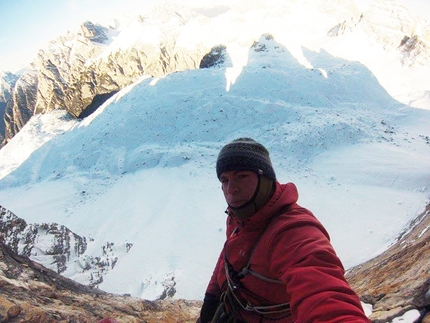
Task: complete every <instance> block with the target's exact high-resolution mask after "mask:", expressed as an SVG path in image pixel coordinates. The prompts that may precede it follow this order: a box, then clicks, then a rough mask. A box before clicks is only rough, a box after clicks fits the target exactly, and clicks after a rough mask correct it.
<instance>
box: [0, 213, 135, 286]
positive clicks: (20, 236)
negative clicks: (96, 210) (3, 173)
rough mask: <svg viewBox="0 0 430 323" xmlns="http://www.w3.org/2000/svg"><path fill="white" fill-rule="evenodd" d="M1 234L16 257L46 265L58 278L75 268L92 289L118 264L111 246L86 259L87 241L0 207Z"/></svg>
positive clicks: (0, 238)
mask: <svg viewBox="0 0 430 323" xmlns="http://www.w3.org/2000/svg"><path fill="white" fill-rule="evenodd" d="M0 232H1V235H0V242H2V243H4V244H6V245H7V246H9V248H11V249H12V250H13V251H14V252H16V253H17V254H19V255H21V256H24V257H28V258H31V259H34V260H37V261H39V262H41V263H44V264H49V267H50V269H52V270H54V271H55V272H57V273H59V274H61V273H64V272H65V271H66V270H67V268H68V267H69V266H72V267H71V268H78V270H79V272H80V273H85V276H86V277H87V278H86V280H87V281H88V284H89V286H92V287H97V286H98V285H99V284H100V283H101V282H103V276H104V275H105V274H106V273H107V272H108V271H109V270H111V269H113V268H114V267H115V265H116V264H117V262H118V256H117V255H116V254H115V251H114V248H113V247H114V243H112V242H106V243H104V245H103V246H102V248H101V250H100V253H99V254H98V255H86V254H85V252H86V250H87V245H88V242H89V239H87V238H85V237H81V236H79V235H77V234H75V233H73V232H72V231H70V230H69V229H68V228H66V227H65V226H63V225H59V224H57V223H42V224H27V223H26V222H25V221H24V220H23V219H21V218H19V217H17V216H16V215H15V214H13V213H12V212H10V211H8V210H6V209H5V208H3V207H2V206H0ZM132 246H133V244H132V243H127V244H126V245H124V246H122V247H121V249H124V250H123V252H124V253H127V252H128V251H129V250H130V248H131V247H132ZM47 266H48V265H47Z"/></svg>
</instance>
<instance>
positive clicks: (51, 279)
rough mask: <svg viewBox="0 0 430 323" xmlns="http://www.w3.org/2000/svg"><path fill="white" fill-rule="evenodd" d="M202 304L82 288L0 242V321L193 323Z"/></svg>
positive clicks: (43, 322) (35, 322)
mask: <svg viewBox="0 0 430 323" xmlns="http://www.w3.org/2000/svg"><path fill="white" fill-rule="evenodd" d="M200 307H201V302H198V301H185V300H160V301H146V300H142V299H138V298H132V297H128V296H125V295H122V296H121V295H113V294H109V293H105V292H102V291H100V290H97V289H93V288H90V287H87V286H83V285H80V284H78V283H76V282H74V281H72V280H70V279H67V278H64V277H62V276H60V275H58V274H57V273H55V272H54V271H52V270H50V269H47V268H44V267H43V266H41V265H39V264H37V263H35V262H33V261H31V260H29V259H28V258H26V257H22V256H19V255H17V254H16V253H15V252H13V251H12V250H11V249H10V248H9V247H8V246H6V245H4V244H3V243H1V242H0V322H5V323H12V322H33V323H53V322H70V323H75V322H81V323H82V322H85V323H94V322H98V321H99V320H101V319H103V318H111V319H115V320H117V321H118V322H121V323H123V322H124V323H126V322H128V323H138V322H147V323H159V322H165V323H173V322H182V323H188V322H190V323H191V322H193V323H194V322H195V321H196V318H197V316H198V313H199V310H200Z"/></svg>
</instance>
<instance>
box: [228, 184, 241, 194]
mask: <svg viewBox="0 0 430 323" xmlns="http://www.w3.org/2000/svg"><path fill="white" fill-rule="evenodd" d="M227 192H228V193H229V194H234V193H237V192H239V187H238V186H237V183H235V181H229V182H228V186H227Z"/></svg>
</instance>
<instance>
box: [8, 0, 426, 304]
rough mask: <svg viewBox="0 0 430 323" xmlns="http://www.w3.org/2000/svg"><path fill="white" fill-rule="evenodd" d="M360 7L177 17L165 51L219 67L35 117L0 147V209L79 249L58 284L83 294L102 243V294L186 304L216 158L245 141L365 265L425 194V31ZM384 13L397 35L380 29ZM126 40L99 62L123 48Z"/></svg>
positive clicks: (198, 291) (218, 240) (213, 214)
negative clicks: (69, 281) (58, 230)
mask: <svg viewBox="0 0 430 323" xmlns="http://www.w3.org/2000/svg"><path fill="white" fill-rule="evenodd" d="M372 8H373V9H371V10H372V11H371V14H370V13H368V14H366V13H364V14H363V15H361V13H360V12H359V11H358V10H357V9H356V8H355V6H354V5H353V2H351V1H300V2H299V1H279V2H278V1H255V2H248V4H247V6H236V7H234V8H232V9H231V10H229V11H227V12H225V13H224V14H221V15H219V16H217V17H214V18H211V19H209V18H207V17H203V16H198V15H195V16H193V15H192V16H191V18H189V16H187V19H186V20H185V21H186V23H184V22H183V21H182V20H181V21H182V22H181V23H180V24H179V25H178V24H176V25H175V26H176V27H175V28H178V29H175V30H176V32H175V34H174V41H175V46H177V47H176V48H179V47H181V48H187V50H188V51H189V52H194V53H196V52H197V53H198V54H196V57H201V58H202V59H203V57H204V55H205V54H207V53H208V52H209V51H210V49H211V48H214V47H216V46H220V47H216V48H224V49H223V50H220V51H217V53H219V54H220V55H219V56H217V57H218V58H219V60H217V61H216V62H217V64H212V65H213V66H212V67H211V68H202V69H190V70H184V71H181V72H177V73H171V74H167V75H165V76H160V77H150V76H147V75H146V76H145V75H141V76H140V79H138V80H137V81H135V82H133V83H131V84H130V85H128V86H127V87H125V88H123V89H121V90H120V91H119V92H117V93H116V94H114V95H113V96H111V97H110V98H109V99H108V100H107V101H106V102H105V103H104V104H103V105H102V106H101V107H100V108H99V109H97V111H96V112H94V113H93V114H91V115H90V116H88V117H86V118H85V119H83V120H77V119H74V118H70V116H69V115H68V114H67V113H66V112H64V111H57V110H56V111H54V112H51V113H46V114H39V115H34V116H33V117H32V118H31V119H30V121H29V122H28V123H27V124H26V125H25V126H24V127H23V128H22V129H21V130H20V131H19V132H18V134H17V135H15V136H14V137H13V139H12V140H10V142H9V143H8V144H7V145H6V146H5V147H4V148H3V149H1V150H0V177H1V180H0V205H2V206H3V207H5V208H6V209H8V210H10V211H12V212H13V213H14V214H15V215H17V216H18V217H21V218H23V219H24V220H25V221H26V222H27V223H52V222H53V223H58V224H61V225H64V226H66V227H67V228H68V229H70V230H72V231H73V232H74V233H75V234H77V235H78V236H80V237H86V239H88V240H87V241H90V242H89V243H88V245H87V248H86V251H85V253H84V254H79V255H75V256H76V257H71V258H70V259H69V261H68V262H67V270H65V271H64V274H65V275H67V276H68V277H70V278H73V279H75V280H77V281H79V282H84V283H88V282H89V281H90V278H89V273H88V272H86V271H84V270H82V269H83V268H82V267H85V266H80V264H82V263H84V260H85V259H92V258H94V257H98V256H99V255H100V250H101V249H102V248H103V246H105V245H106V243H107V242H109V243H110V244H112V245H113V246H118V249H117V250H113V253H114V255H111V256H112V257H115V258H116V260H115V266H113V268H112V269H111V270H109V271H104V272H103V273H104V276H103V281H102V282H101V283H100V284H99V287H100V288H101V289H104V290H107V291H110V292H116V293H128V294H131V295H133V296H139V297H143V298H146V299H154V298H159V297H161V296H162V295H163V293H166V291H171V294H174V296H175V297H178V298H179V297H181V298H188V299H199V298H201V297H202V295H203V294H204V291H205V288H206V284H207V281H208V279H209V278H210V275H211V273H212V269H213V266H214V264H215V261H216V259H217V256H218V253H219V251H220V248H221V246H222V243H223V240H224V239H225V232H224V221H225V215H224V212H223V211H224V208H225V202H224V201H223V197H222V194H221V191H220V189H219V183H218V181H217V178H216V175H215V169H214V167H215V161H216V156H217V153H218V151H219V149H220V148H221V147H222V145H223V144H225V143H226V142H228V141H230V140H232V139H235V138H237V137H240V136H250V137H253V138H255V139H257V140H259V141H260V142H262V143H263V144H264V145H266V146H267V147H268V148H269V150H270V152H271V156H272V161H273V164H274V167H275V170H276V172H277V176H278V178H279V180H280V181H282V182H286V181H293V182H295V183H296V184H297V186H298V188H299V192H300V196H301V197H300V200H299V202H300V204H302V205H303V206H305V207H308V208H310V209H311V210H312V211H313V212H314V213H315V215H316V216H317V217H318V218H319V219H320V220H321V221H322V223H323V224H324V225H325V226H326V227H327V229H328V231H329V232H330V234H331V236H332V242H333V244H334V246H335V249H336V250H337V252H338V254H339V256H340V258H341V259H342V261H343V262H344V264H345V266H346V267H347V268H349V267H351V266H354V265H357V264H360V263H362V262H364V261H366V260H368V259H370V258H371V257H373V256H375V255H377V254H379V253H381V252H382V251H383V250H385V249H386V248H387V247H388V246H389V245H390V244H391V243H392V242H393V241H394V240H395V238H396V236H397V235H398V234H399V233H400V232H401V231H402V229H403V228H405V227H406V226H407V225H408V223H409V222H410V221H411V220H413V219H414V218H415V217H416V216H417V214H419V213H420V212H422V211H423V209H424V208H425V205H426V203H428V200H429V190H428V188H429V182H430V109H429V108H430V97H429V91H428V89H430V78H429V77H428V75H430V74H429V72H430V67H429V64H428V60H427V58H426V57H427V56H426V55H427V54H426V53H427V52H426V50H427V51H428V44H427V43H426V42H427V41H428V39H427V38H426V36H425V32H424V31H423V30H425V29H422V27H419V24H418V23H416V22H417V21H418V20H416V19H412V18H411V19H412V20H409V19H403V17H404V16H405V15H407V11H406V10H405V9H404V8H400V7H399V6H398V5H396V4H395V2H394V1H387V0H386V1H378V2H377V5H376V6H374V7H372ZM384 8H385V9H384ZM393 8H395V9H396V10H394V9H393ZM397 10H400V11H399V12H402V15H401V17H402V19H401V21H402V24H401V27H399V26H397V25H395V24H391V23H390V24H388V25H387V24H386V22H387V21H391V19H394V18H395V17H396V15H397V12H398V11H397ZM393 12H394V16H393V14H390V13H393ZM377 15H379V17H380V18H381V17H385V18H384V19H377V18H375V16H377ZM178 16H181V17H182V15H176V16H175V17H178ZM368 16H370V17H371V18H367V17H368ZM360 17H361V18H360ZM387 17H388V18H387ZM159 21H161V20H159ZM169 21H170V20H163V21H162V22H163V23H162V24H161V25H162V26H168V23H169ZM411 21H412V24H415V23H416V26H415V27H414V28H415V29H413V31H411V30H408V31H405V30H404V29H403V28H404V25H406V26H410V24H411ZM372 22H373V26H375V24H376V22H378V23H380V25H381V26H385V27H384V28H382V27H381V28H380V29H377V28H376V27H374V28H373V29H372V28H370V27H369V26H371V25H372ZM129 26H133V23H131V24H130V25H129ZM399 28H400V31H399ZM420 28H421V29H420ZM370 29H372V31H369V30H370ZM381 29H383V30H384V31H383V32H382V31H381ZM132 30H134V32H131V29H130V30H129V34H128V35H133V36H134V37H136V38H139V39H145V41H148V39H149V38H148V37H147V36H149V35H151V36H154V35H155V34H153V33H151V32H150V31H151V30H149V29H147V27H145V28H143V31H142V32H145V33H146V34H145V35H146V37H143V36H142V37H141V36H139V35H141V34H139V32H137V31H136V29H132ZM418 30H421V31H422V32H421V33H418ZM152 31H154V29H152ZM123 32H126V31H123ZM125 35H127V34H122V33H119V34H117V35H116V38H115V40H113V41H112V42H108V43H106V44H105V45H104V46H105V47H103V48H104V51H102V52H103V53H106V52H107V49H106V48H109V51H110V53H112V50H113V47H112V46H117V47H116V48H122V49H124V48H127V46H126V45H124V44H126V43H127V44H130V42H126V41H125V39H126V37H125ZM375 35H376V36H378V37H375ZM384 35H385V36H384ZM393 35H397V37H398V38H395V37H394V36H393ZM405 35H406V36H407V37H409V39H411V38H413V36H414V35H419V36H417V38H416V42H415V43H414V44H415V45H410V46H412V48H418V47H416V46H422V47H419V48H424V49H425V50H423V51H421V52H420V53H419V54H418V52H413V51H411V50H409V51H406V49H405V48H404V47H402V46H403V45H405V44H406V43H407V42H408V40H405V41H404V42H402V40H404V36H405ZM423 35H424V36H423ZM379 36H384V37H379ZM112 39H113V38H112ZM121 39H122V40H124V42H120V40H121ZM395 39H397V40H398V41H399V44H398V46H395V43H396V42H395ZM131 43H132V44H133V45H132V48H133V47H135V46H138V43H137V42H131ZM115 44H116V45H115ZM120 44H122V45H120ZM106 46H107V47H106ZM399 46H400V47H399ZM414 46H415V47H414ZM202 48H204V49H206V51H201V49H202ZM408 48H409V47H408ZM119 52H122V50H121V51H119ZM407 53H409V56H408V57H409V58H410V59H409V60H408V62H409V63H408V64H405V60H404V58H405V57H406V56H405V55H406V54H407ZM411 53H413V54H411ZM99 54H100V55H99V60H97V62H98V63H97V64H100V62H102V61H103V59H104V58H106V56H105V55H104V54H102V53H99ZM223 55H224V56H223ZM414 57H415V58H414ZM418 58H419V59H418ZM82 66H85V64H83V65H81V67H82ZM91 66H95V65H91ZM66 84H67V83H66ZM63 85H64V84H63ZM39 93H40V92H39ZM48 110H49V109H48ZM124 246H128V247H130V246H131V247H130V248H123V247H124ZM113 249H115V248H113ZM124 250H125V251H124ZM37 256H38V257H39V258H38V260H39V261H41V262H42V263H43V264H44V265H46V266H48V267H49V266H51V264H50V263H49V261H51V258H49V257H45V258H43V257H41V254H40V252H39V254H38V255H37ZM42 256H43V255H42ZM32 257H33V258H36V255H34V254H32ZM91 257H92V258H91ZM51 267H52V266H51Z"/></svg>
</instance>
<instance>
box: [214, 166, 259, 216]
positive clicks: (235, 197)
mask: <svg viewBox="0 0 430 323" xmlns="http://www.w3.org/2000/svg"><path fill="white" fill-rule="evenodd" d="M220 181H221V188H222V191H223V193H224V197H225V200H226V201H227V203H228V205H230V206H231V207H234V208H236V207H240V206H242V205H244V204H245V203H246V202H248V201H249V200H251V198H252V197H253V196H254V193H255V190H256V189H257V185H258V175H257V174H256V173H254V172H251V171H230V172H224V173H222V174H221V176H220Z"/></svg>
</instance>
